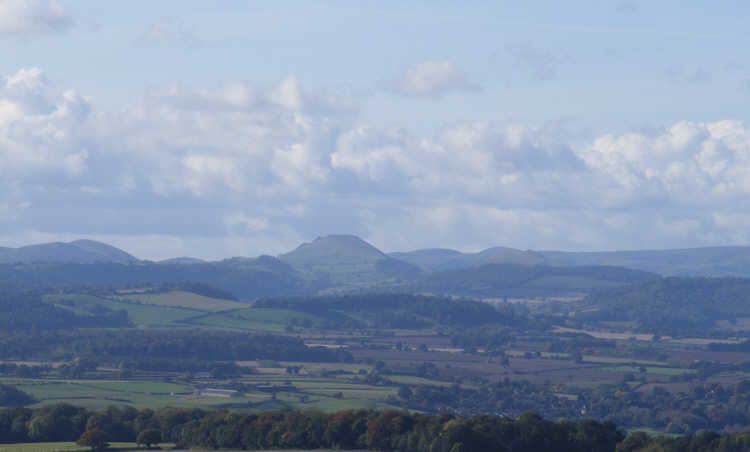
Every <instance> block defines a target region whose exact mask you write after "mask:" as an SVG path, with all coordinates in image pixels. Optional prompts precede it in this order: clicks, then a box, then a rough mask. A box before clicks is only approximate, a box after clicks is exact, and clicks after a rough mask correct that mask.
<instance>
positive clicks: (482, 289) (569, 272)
mask: <svg viewBox="0 0 750 452" xmlns="http://www.w3.org/2000/svg"><path fill="white" fill-rule="evenodd" d="M658 279H660V276H659V275H657V274H654V273H648V272H644V271H641V270H632V269H628V268H623V267H610V266H583V267H551V266H546V265H533V266H530V265H519V264H486V265H482V266H479V267H471V268H465V269H458V270H446V271H442V272H435V273H430V274H428V275H425V276H424V277H422V278H420V279H417V280H416V281H414V282H413V283H412V285H411V286H410V290H413V291H418V292H428V293H434V294H443V295H459V296H469V297H560V296H566V297H575V296H581V295H585V294H587V293H590V292H592V291H595V290H599V289H605V288H612V287H620V286H626V285H630V284H634V283H643V282H647V281H654V280H658Z"/></svg>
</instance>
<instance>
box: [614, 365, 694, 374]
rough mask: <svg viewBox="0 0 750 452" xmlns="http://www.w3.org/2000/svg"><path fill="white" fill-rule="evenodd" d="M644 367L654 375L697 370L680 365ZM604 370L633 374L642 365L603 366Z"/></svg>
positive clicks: (688, 372)
mask: <svg viewBox="0 0 750 452" xmlns="http://www.w3.org/2000/svg"><path fill="white" fill-rule="evenodd" d="M644 368H645V369H646V373H649V374H654V375H666V376H672V375H683V374H694V373H695V370H693V369H682V368H679V367H656V366H644ZM602 370H606V371H611V372H623V373H633V374H637V373H639V372H640V371H641V370H640V367H635V366H615V367H604V368H602Z"/></svg>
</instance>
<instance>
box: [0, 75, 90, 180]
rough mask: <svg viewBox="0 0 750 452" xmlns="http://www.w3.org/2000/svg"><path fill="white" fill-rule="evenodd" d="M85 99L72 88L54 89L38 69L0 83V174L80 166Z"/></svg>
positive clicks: (73, 169)
mask: <svg viewBox="0 0 750 452" xmlns="http://www.w3.org/2000/svg"><path fill="white" fill-rule="evenodd" d="M89 108H90V107H89V104H88V101H87V100H86V99H85V98H83V97H82V96H80V95H78V94H77V93H76V92H75V91H55V89H54V87H53V86H51V85H50V83H49V82H48V81H47V79H46V77H45V76H44V74H43V73H42V71H40V70H39V69H38V68H31V69H21V70H19V71H18V72H17V73H15V74H13V75H10V76H7V77H5V78H4V79H3V84H2V85H0V174H5V177H6V178H7V177H11V175H12V174H28V172H29V171H34V170H50V169H52V170H54V169H63V170H65V171H67V172H68V173H69V174H70V175H76V174H80V173H81V172H82V171H83V170H84V168H85V160H86V158H87V156H88V153H87V151H86V150H85V149H83V148H82V147H81V134H84V133H86V131H85V128H86V121H87V119H88V113H89Z"/></svg>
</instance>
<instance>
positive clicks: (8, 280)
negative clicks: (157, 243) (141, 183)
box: [0, 256, 321, 300]
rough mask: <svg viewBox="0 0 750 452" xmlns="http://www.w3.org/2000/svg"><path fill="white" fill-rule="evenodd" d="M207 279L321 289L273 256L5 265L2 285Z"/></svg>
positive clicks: (232, 288)
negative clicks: (189, 261)
mask: <svg viewBox="0 0 750 452" xmlns="http://www.w3.org/2000/svg"><path fill="white" fill-rule="evenodd" d="M184 282H194V283H203V284H207V285H209V286H213V287H216V288H218V289H221V290H223V291H227V292H230V293H231V294H232V295H233V296H235V297H237V298H239V299H243V300H251V299H255V298H258V297H267V296H287V295H304V294H311V293H316V292H317V291H318V290H320V289H321V287H320V286H318V285H316V282H315V281H310V280H306V279H304V278H302V277H301V276H300V274H299V272H297V271H296V270H294V269H293V268H292V267H291V266H289V265H288V264H285V263H284V262H281V261H279V260H278V259H276V258H273V257H270V256H261V257H259V258H255V259H244V258H243V259H227V260H225V261H219V262H207V263H202V264H201V263H196V264H190V265H185V264H160V263H153V262H146V261H139V262H136V263H114V262H108V263H86V264H77V263H34V264H0V290H22V289H41V288H48V287H71V286H82V285H86V286H137V285H139V284H150V285H152V284H162V283H184Z"/></svg>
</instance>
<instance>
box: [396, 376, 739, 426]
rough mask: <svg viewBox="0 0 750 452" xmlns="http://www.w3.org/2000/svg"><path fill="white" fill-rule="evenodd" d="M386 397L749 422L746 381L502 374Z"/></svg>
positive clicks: (505, 408) (451, 406)
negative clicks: (607, 380)
mask: <svg viewBox="0 0 750 452" xmlns="http://www.w3.org/2000/svg"><path fill="white" fill-rule="evenodd" d="M407 389H408V390H399V393H398V395H399V397H393V398H391V400H389V401H390V403H392V404H394V405H397V406H403V407H405V408H410V409H414V410H420V411H425V412H432V413H452V414H460V415H464V416H470V415H476V414H480V413H494V414H502V415H507V416H517V415H518V414H519V413H522V412H524V411H528V410H534V411H538V412H540V413H542V414H543V415H544V416H545V417H550V418H566V419H584V418H589V417H590V418H594V419H599V420H606V421H612V422H615V423H616V424H617V425H621V426H624V427H639V426H647V427H649V428H654V429H657V430H665V431H667V432H669V433H680V434H683V433H690V432H696V431H699V430H701V429H713V430H723V429H733V428H736V427H738V426H742V427H744V426H748V425H750V381H744V382H741V383H739V384H737V385H734V386H723V385H719V384H696V385H694V386H693V387H692V388H691V390H690V391H688V392H684V393H670V392H668V391H666V390H664V389H663V388H660V387H658V386H657V387H655V388H654V389H653V390H651V391H638V390H634V389H632V388H631V387H630V386H628V385H627V384H620V385H608V386H600V387H598V388H595V389H588V388H583V389H575V388H569V389H568V392H566V393H564V394H561V393H560V392H559V391H556V390H555V388H552V387H548V386H543V385H535V384H531V383H529V382H525V381H508V380H505V381H503V382H500V383H496V384H485V385H481V386H480V387H478V388H471V387H460V386H458V385H453V386H450V387H439V386H416V387H407Z"/></svg>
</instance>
